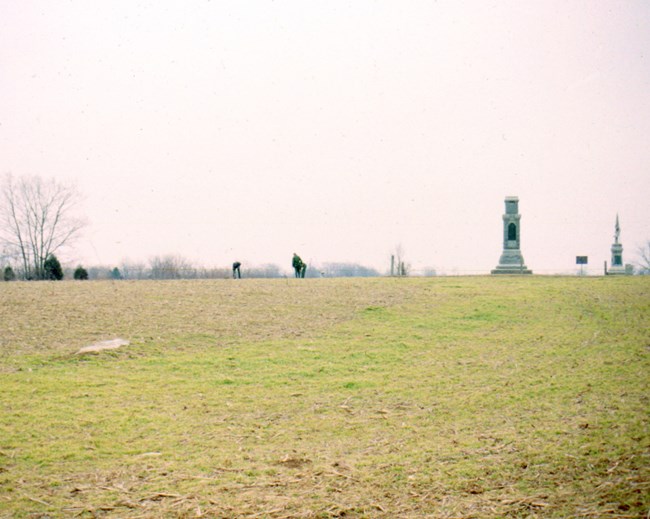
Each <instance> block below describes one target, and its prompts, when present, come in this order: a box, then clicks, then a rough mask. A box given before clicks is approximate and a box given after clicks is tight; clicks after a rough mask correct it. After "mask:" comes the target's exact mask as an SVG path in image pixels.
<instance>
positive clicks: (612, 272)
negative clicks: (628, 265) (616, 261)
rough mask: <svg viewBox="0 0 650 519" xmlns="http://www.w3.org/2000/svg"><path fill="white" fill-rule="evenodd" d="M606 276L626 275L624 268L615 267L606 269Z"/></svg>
mask: <svg viewBox="0 0 650 519" xmlns="http://www.w3.org/2000/svg"><path fill="white" fill-rule="evenodd" d="M607 275H608V276H625V275H627V272H626V271H625V267H621V266H619V265H617V266H615V267H609V269H607Z"/></svg>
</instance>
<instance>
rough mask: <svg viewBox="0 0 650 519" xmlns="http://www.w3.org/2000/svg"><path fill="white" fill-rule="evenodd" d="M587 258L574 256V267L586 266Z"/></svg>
mask: <svg viewBox="0 0 650 519" xmlns="http://www.w3.org/2000/svg"><path fill="white" fill-rule="evenodd" d="M588 258H589V257H588V256H576V265H586V264H587V263H588Z"/></svg>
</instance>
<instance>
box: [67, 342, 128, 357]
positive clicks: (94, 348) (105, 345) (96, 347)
mask: <svg viewBox="0 0 650 519" xmlns="http://www.w3.org/2000/svg"><path fill="white" fill-rule="evenodd" d="M128 345H129V341H127V340H125V339H111V340H108V341H101V342H96V343H94V344H91V345H89V346H84V347H83V348H81V349H80V350H79V351H78V352H77V355H82V354H84V353H96V352H98V351H104V350H116V349H117V348H119V347H120V346H128Z"/></svg>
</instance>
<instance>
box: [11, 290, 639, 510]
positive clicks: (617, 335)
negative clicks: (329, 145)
mask: <svg viewBox="0 0 650 519" xmlns="http://www.w3.org/2000/svg"><path fill="white" fill-rule="evenodd" d="M0 298H1V299H0V302H1V303H2V304H1V305H0V318H1V319H2V322H3V323H8V325H7V326H6V327H3V329H2V332H1V333H0V348H1V351H2V357H1V358H0V376H1V377H2V379H1V381H0V389H2V393H1V394H2V397H1V398H0V412H1V413H2V415H1V416H2V418H0V516H1V517H75V516H76V517H101V516H107V517H268V518H276V519H277V518H283V517H284V518H289V517H292V518H293V517H295V518H299V517H304V518H315V517H319V518H325V517H377V518H379V517H382V518H383V517H386V518H388V517H405V518H409V517H413V518H416V517H417V518H419V517H431V518H452V517H467V518H469V517H474V518H483V517H494V518H496V517H522V518H523V517H585V518H592V517H612V518H613V517H620V518H624V517H635V518H642V517H646V515H647V514H648V510H649V507H650V499H649V495H650V477H649V473H650V471H649V465H650V464H649V463H648V461H649V460H650V457H649V454H650V449H649V447H650V434H649V429H648V427H649V416H648V402H649V400H648V385H649V384H648V382H649V377H648V372H649V371H648V368H649V367H650V362H649V360H648V355H649V354H650V332H649V331H648V330H649V329H650V280H646V279H641V278H626V279H575V278H537V277H531V278H508V279H501V278H500V279H494V278H440V279H427V280H417V279H413V280H396V279H375V280H293V279H291V280H276V281H263V280H261V281H254V280H243V281H242V282H235V281H191V282H188V281H182V282H134V283H131V282H115V283H111V282H105V283H13V284H10V283H7V284H4V285H0ZM117 336H119V337H124V338H126V339H128V340H130V341H131V345H130V346H128V347H127V348H125V349H123V350H122V349H120V350H115V351H110V352H102V353H100V354H97V355H92V356H89V357H83V358H80V357H79V356H75V355H74V352H75V351H77V349H78V348H79V347H81V346H84V345H86V344H89V343H91V342H95V341H97V340H103V339H110V338H113V337H117Z"/></svg>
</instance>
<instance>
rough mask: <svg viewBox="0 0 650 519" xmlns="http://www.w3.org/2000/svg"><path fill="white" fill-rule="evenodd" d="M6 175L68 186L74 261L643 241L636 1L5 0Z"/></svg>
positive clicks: (383, 259)
mask: <svg viewBox="0 0 650 519" xmlns="http://www.w3.org/2000/svg"><path fill="white" fill-rule="evenodd" d="M0 173H12V174H13V175H18V176H19V175H27V174H29V175H34V174H35V175H40V176H43V177H54V178H57V179H61V180H66V181H67V180H74V181H76V182H77V183H78V185H79V188H80V191H81V192H82V193H83V194H84V198H85V199H84V204H83V212H84V214H85V215H86V217H87V219H88V221H89V225H88V227H87V228H86V230H85V232H84V235H83V236H82V237H81V239H80V240H79V241H78V242H77V244H76V247H75V250H74V251H69V252H68V253H67V254H66V255H65V256H66V258H67V259H69V260H70V261H75V262H77V261H80V262H83V263H84V264H87V265H91V264H108V265H116V264H119V263H120V262H121V261H122V260H124V259H127V258H128V259H130V260H132V261H143V262H146V261H147V259H148V258H150V257H151V256H153V255H162V254H167V253H172V254H180V255H182V256H184V257H186V258H188V259H190V260H192V261H193V262H197V263H200V264H203V265H206V266H221V265H226V266H227V265H230V263H232V262H233V261H234V260H239V261H242V262H243V263H244V266H246V265H250V264H258V265H259V264H263V263H267V262H271V263H277V264H279V265H281V266H282V267H283V268H286V269H287V270H288V269H290V261H291V255H292V253H293V252H298V253H299V254H300V255H301V256H302V258H303V259H304V260H305V261H307V262H309V263H324V262H334V261H353V262H359V263H362V264H365V265H367V266H373V267H376V268H379V269H380V270H382V271H385V270H386V269H387V268H388V266H389V257H390V253H391V250H392V249H394V248H395V246H396V245H398V244H401V245H402V247H403V249H404V251H405V256H406V259H407V261H409V262H410V263H411V264H412V265H413V267H414V268H415V269H416V270H417V269H422V268H424V267H427V266H428V267H434V268H437V269H438V270H439V271H441V272H447V273H452V272H457V273H463V272H468V273H470V272H472V273H473V272H487V271H489V270H490V269H492V268H494V267H495V266H496V264H497V263H498V260H499V256H500V254H501V250H502V225H503V224H502V219H501V215H502V214H503V212H504V198H505V197H506V196H509V195H515V196H518V197H519V200H520V202H519V209H520V213H521V215H522V220H521V232H522V253H523V256H524V259H525V260H526V264H527V266H528V267H529V268H531V269H532V270H533V271H534V272H539V273H549V272H554V271H564V270H569V271H570V270H571V269H575V268H576V267H575V256H576V255H587V256H589V263H590V267H591V268H593V269H595V270H596V271H602V264H603V262H604V261H608V262H609V261H610V247H611V244H612V242H613V234H614V223H615V219H616V214H617V213H618V214H619V215H620V222H621V242H622V243H623V246H624V252H623V256H624V261H625V262H632V261H634V260H635V256H636V249H637V248H638V246H640V245H641V244H642V243H643V242H644V241H646V240H647V239H649V238H650V2H648V1H647V0H639V1H571V0H558V1H555V0H540V1H521V0H513V1H487V0H484V1H463V2H461V1H456V0H454V1H445V0H439V1H433V0H431V1H396V0H393V1H388V0H386V1H382V0H376V1H371V0H355V1H336V0H326V1H305V0H293V1H290V0H276V1H270V0H259V1H255V0H250V1H234V0H233V1H218V0H212V1H205V0H204V1H176V2H173V1H164V0H156V1H150V2H144V1H143V2H139V1H135V0H125V1H122V0H111V1H108V2H99V1H88V0H84V1H52V0H44V1H32V0H21V1H13V0H0Z"/></svg>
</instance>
